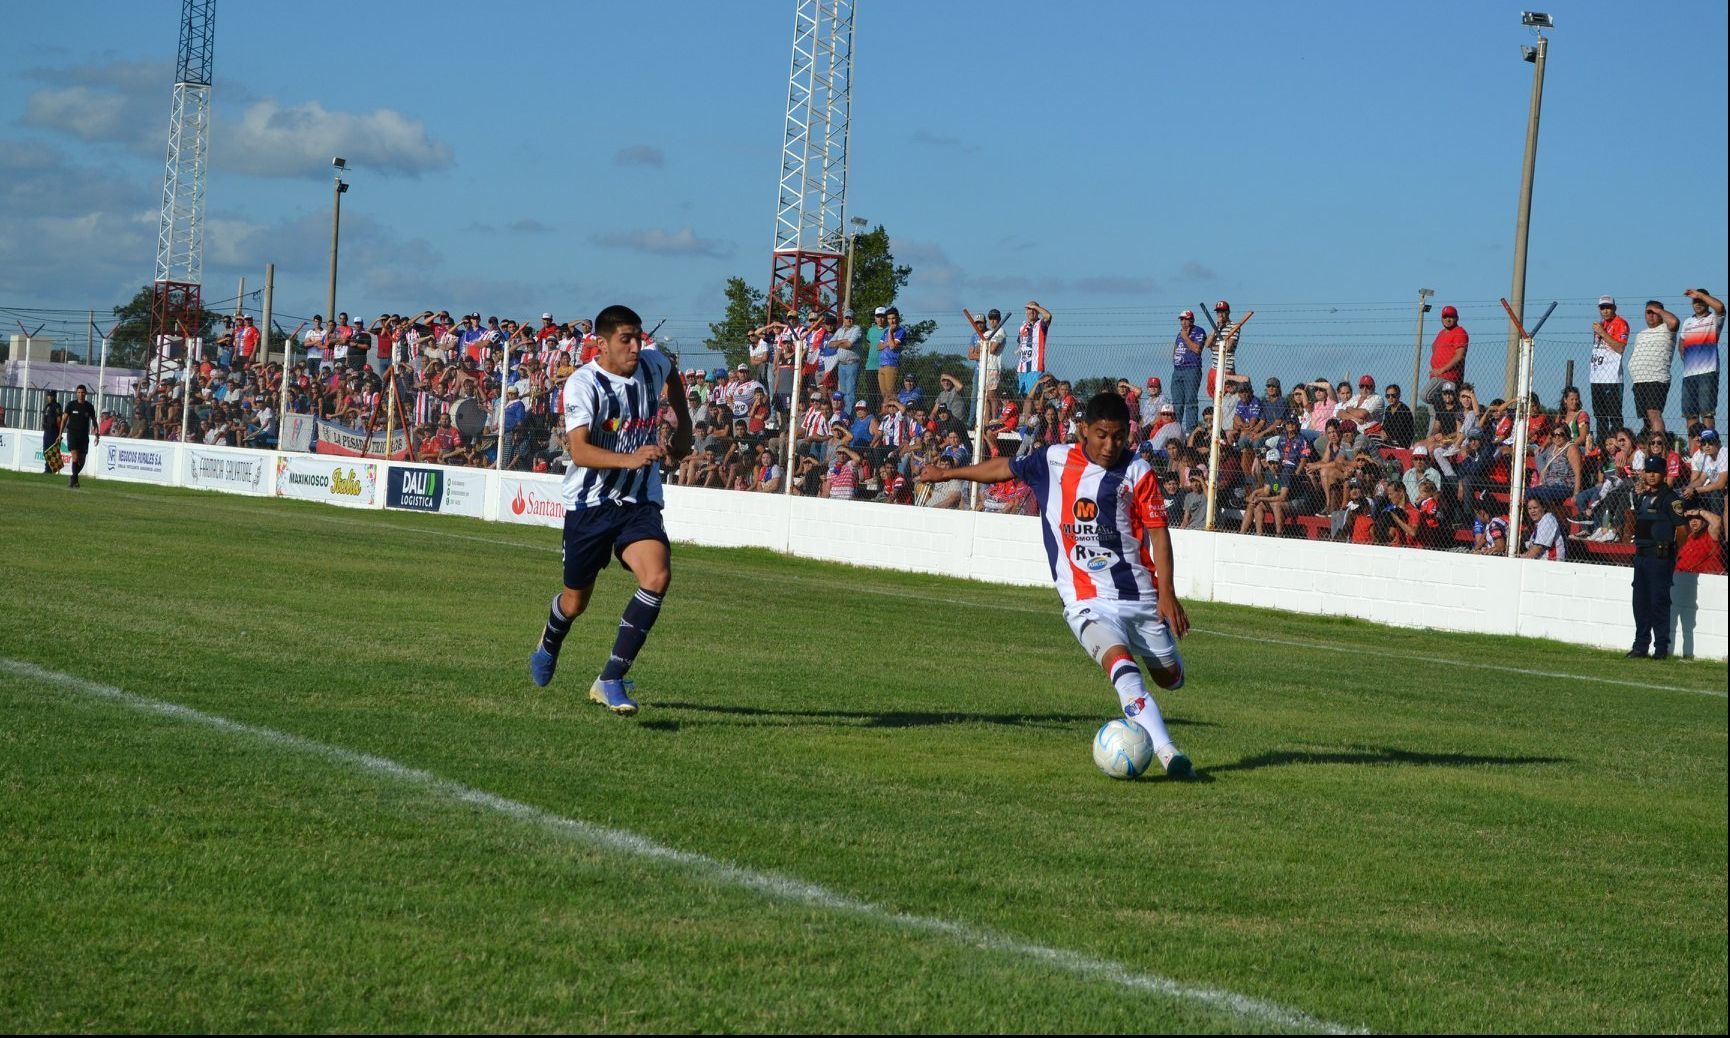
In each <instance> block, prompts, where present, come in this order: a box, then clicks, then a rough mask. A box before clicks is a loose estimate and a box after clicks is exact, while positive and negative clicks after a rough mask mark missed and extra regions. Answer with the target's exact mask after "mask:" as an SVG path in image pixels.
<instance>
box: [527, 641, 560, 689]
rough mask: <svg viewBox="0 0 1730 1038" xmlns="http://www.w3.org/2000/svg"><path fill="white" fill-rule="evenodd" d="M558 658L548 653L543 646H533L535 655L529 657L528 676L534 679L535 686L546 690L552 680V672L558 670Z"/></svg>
mask: <svg viewBox="0 0 1730 1038" xmlns="http://www.w3.org/2000/svg"><path fill="white" fill-rule="evenodd" d="M558 665H559V658H558V657H557V656H554V655H553V654H552V653H550V652H548V651H547V650H546V648H545V647H544V646H540V645H537V646H535V654H534V655H533V656H530V657H529V676H530V677H532V678H534V679H535V684H537V685H539V686H541V687H542V688H546V687H547V684H548V683H549V682H551V681H552V680H553V671H554V670H555V669H557V668H558Z"/></svg>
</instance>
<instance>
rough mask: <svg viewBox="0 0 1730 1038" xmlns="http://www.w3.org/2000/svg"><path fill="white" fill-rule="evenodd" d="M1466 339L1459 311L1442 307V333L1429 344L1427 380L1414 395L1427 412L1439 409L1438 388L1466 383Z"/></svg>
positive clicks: (1468, 339)
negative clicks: (1426, 408) (1428, 377)
mask: <svg viewBox="0 0 1730 1038" xmlns="http://www.w3.org/2000/svg"><path fill="white" fill-rule="evenodd" d="M1468 342H1470V337H1469V336H1467V335H1466V330H1465V329H1464V328H1461V327H1460V312H1459V311H1458V310H1455V309H1454V308H1453V307H1451V306H1444V307H1442V330H1441V331H1439V332H1437V333H1436V341H1435V342H1433V343H1431V344H1430V380H1429V381H1428V382H1425V383H1424V388H1423V390H1422V391H1420V392H1419V393H1418V397H1419V399H1421V400H1423V402H1424V403H1426V404H1429V405H1430V412H1431V413H1432V414H1433V413H1435V410H1436V408H1438V407H1440V406H1442V385H1443V383H1447V382H1452V383H1453V384H1454V385H1456V386H1458V385H1459V384H1460V383H1462V382H1464V381H1465V380H1466V345H1467V343H1468Z"/></svg>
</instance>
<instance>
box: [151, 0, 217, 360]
mask: <svg viewBox="0 0 1730 1038" xmlns="http://www.w3.org/2000/svg"><path fill="white" fill-rule="evenodd" d="M215 40H216V0H181V4H180V58H179V61H178V62H177V63H176V65H175V73H174V107H173V110H172V111H171V113H170V115H169V117H168V162H167V164H166V167H165V169H164V171H163V175H162V221H161V224H160V225H159V229H158V231H157V235H156V278H155V300H154V304H153V305H152V307H151V313H150V340H151V347H152V350H153V351H156V352H160V346H161V345H162V343H163V340H162V338H161V337H162V336H169V337H177V336H185V337H191V336H195V335H197V334H198V329H199V328H200V323H201V322H200V319H201V315H202V309H203V308H202V305H201V298H200V286H201V284H202V282H203V280H204V179H205V172H206V170H207V169H208V167H209V163H208V158H209V155H210V73H211V58H212V54H213V51H214V48H215Z"/></svg>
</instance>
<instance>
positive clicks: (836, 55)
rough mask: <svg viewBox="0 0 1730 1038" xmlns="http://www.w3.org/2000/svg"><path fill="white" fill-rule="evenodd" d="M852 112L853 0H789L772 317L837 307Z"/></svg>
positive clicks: (772, 286) (840, 277)
mask: <svg viewBox="0 0 1730 1038" xmlns="http://www.w3.org/2000/svg"><path fill="white" fill-rule="evenodd" d="M852 109H853V0H794V4H793V64H792V70H791V71H790V72H789V73H788V75H787V129H786V133H785V135H784V136H783V138H782V141H781V186H780V191H779V196H778V198H777V200H776V203H775V252H774V275H773V278H772V279H771V282H770V289H769V313H770V316H771V318H774V317H780V316H785V315H787V314H789V313H790V312H792V311H794V310H797V309H798V308H799V307H807V308H809V309H810V310H811V311H812V312H813V313H817V312H821V311H822V310H825V309H829V308H832V307H835V306H838V305H839V304H840V301H841V295H842V292H841V286H842V283H843V278H844V277H845V272H844V271H843V269H842V268H843V266H844V265H845V263H846V256H845V248H846V232H845V226H846V216H847V142H848V137H849V136H850V133H849V131H850V129H851V126H852V118H851V116H852Z"/></svg>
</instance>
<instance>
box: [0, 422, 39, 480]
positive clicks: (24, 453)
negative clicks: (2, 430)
mask: <svg viewBox="0 0 1730 1038" xmlns="http://www.w3.org/2000/svg"><path fill="white" fill-rule="evenodd" d="M6 435H7V436H8V437H14V436H15V437H17V438H18V443H17V446H16V447H15V448H14V449H15V450H16V451H17V454H15V455H14V456H13V459H12V464H13V466H14V467H15V468H17V469H18V470H19V471H20V472H41V471H42V434H41V433H39V432H31V431H30V430H28V429H7V430H6Z"/></svg>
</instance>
